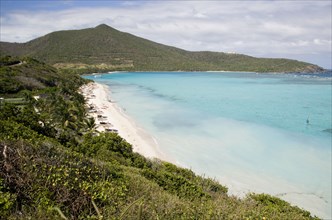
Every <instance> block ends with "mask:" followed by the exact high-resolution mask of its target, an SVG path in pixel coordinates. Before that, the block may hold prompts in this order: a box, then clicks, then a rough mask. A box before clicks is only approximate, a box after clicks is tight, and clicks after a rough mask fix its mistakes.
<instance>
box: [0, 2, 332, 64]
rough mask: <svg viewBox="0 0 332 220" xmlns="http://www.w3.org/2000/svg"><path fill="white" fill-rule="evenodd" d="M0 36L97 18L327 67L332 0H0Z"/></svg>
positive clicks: (21, 36)
mask: <svg viewBox="0 0 332 220" xmlns="http://www.w3.org/2000/svg"><path fill="white" fill-rule="evenodd" d="M0 2H1V9H0V10H1V14H0V16H1V17H0V22H1V26H0V40H1V41H8V42H27V41H29V40H32V39H34V38H36V37H40V36H43V35H45V34H47V33H49V32H52V31H57V30H69V29H82V28H87V27H94V26H97V25H99V24H101V23H104V24H107V25H109V26H112V27H114V28H116V29H118V30H120V31H124V32H129V33H132V34H134V35H137V36H140V37H144V38H147V39H150V40H153V41H156V42H159V43H163V44H167V45H171V46H176V47H179V48H182V49H186V50H191V51H199V50H210V51H222V52H237V53H243V54H247V55H252V56H257V57H286V58H292V59H297V60H302V61H307V62H311V63H315V64H318V65H320V66H322V67H324V68H329V69H332V64H331V59H332V57H331V53H332V51H331V50H332V49H331V46H332V45H331V29H332V24H331V20H332V18H331V14H332V13H331V11H332V3H331V0H305V1H301V0H290V1H287V0H266V1H257V0H241V1H231V0H228V1H224V0H219V1H218V0H214V1H208V0H196V1H190V0H185V1H179V0H177V1H176V0H173V1H166V0H159V1H152V0H150V1H134V0H131V1H122V0H117V1H107V0H104V1H88V0H81V1H78V0H63V1H62V0H61V1H60V0H43V1H33V0H0Z"/></svg>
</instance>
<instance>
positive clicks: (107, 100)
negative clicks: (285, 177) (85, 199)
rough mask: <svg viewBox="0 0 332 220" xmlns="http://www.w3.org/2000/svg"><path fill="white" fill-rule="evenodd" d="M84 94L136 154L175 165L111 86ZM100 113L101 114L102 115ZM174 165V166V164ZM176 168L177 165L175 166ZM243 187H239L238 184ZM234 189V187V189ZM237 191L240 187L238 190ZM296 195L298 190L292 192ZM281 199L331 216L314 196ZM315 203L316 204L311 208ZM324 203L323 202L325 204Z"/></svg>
mask: <svg viewBox="0 0 332 220" xmlns="http://www.w3.org/2000/svg"><path fill="white" fill-rule="evenodd" d="M81 89H82V92H83V94H84V95H85V97H86V98H87V99H88V103H89V104H92V105H95V106H96V109H98V110H101V111H102V114H103V115H104V116H107V120H106V121H107V122H108V123H110V124H111V125H112V128H114V129H117V130H118V133H119V135H120V136H121V137H122V138H124V139H125V140H126V141H127V142H129V143H130V144H132V146H133V150H134V151H135V152H138V153H140V154H142V155H143V156H145V157H148V158H158V159H161V160H165V161H169V162H172V160H171V159H170V158H168V157H166V155H164V154H163V153H162V152H161V151H160V150H159V146H158V143H157V141H156V139H154V138H153V137H152V136H151V135H150V134H148V133H147V132H146V131H144V129H142V128H140V127H139V126H138V125H137V123H135V121H134V120H133V119H131V118H130V117H129V116H128V115H127V114H126V113H125V112H124V110H123V109H121V108H120V107H119V106H118V105H117V104H116V103H114V102H112V99H111V96H110V92H111V91H110V89H109V87H108V86H106V85H103V84H99V83H95V82H93V83H89V84H88V85H85V86H83V87H82V88H81ZM99 113H100V112H99ZM99 113H91V116H93V117H94V118H95V119H96V122H97V123H98V124H99V122H98V114H99ZM98 130H100V131H103V130H105V127H104V126H102V125H99V126H98ZM172 163H173V162H172ZM175 164H176V163H175ZM222 182H223V183H226V185H228V186H232V185H233V184H232V181H231V180H229V181H227V180H226V181H222ZM239 184H240V183H239ZM233 188H234V186H233ZM235 188H237V187H235ZM240 188H241V187H240ZM242 189H243V188H242ZM293 190H294V191H296V190H295V189H293ZM253 191H256V192H257V191H260V190H257V189H256V190H254V189H247V190H243V191H242V190H239V189H238V190H233V192H231V194H232V195H235V196H237V197H244V196H245V195H244V194H247V193H248V192H253ZM273 194H274V195H275V196H277V197H279V198H282V199H284V200H286V201H288V202H290V203H291V204H293V205H297V206H299V207H301V208H305V209H306V210H309V211H310V212H311V213H313V214H314V215H318V216H320V217H323V218H328V215H326V213H324V211H323V210H322V209H321V207H319V206H320V205H319V204H322V198H320V197H319V196H317V195H314V194H311V193H303V195H302V193H298V192H295V193H292V192H290V193H289V192H288V193H282V194H279V193H272V195H273ZM299 194H301V197H306V198H307V199H305V200H299ZM312 201H314V202H313V203H314V204H315V205H314V204H312ZM323 203H324V201H323Z"/></svg>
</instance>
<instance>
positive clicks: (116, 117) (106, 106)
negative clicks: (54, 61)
mask: <svg viewBox="0 0 332 220" xmlns="http://www.w3.org/2000/svg"><path fill="white" fill-rule="evenodd" d="M80 91H81V93H82V94H83V95H84V97H85V98H86V100H87V105H88V106H89V107H90V108H92V111H90V112H89V115H90V116H91V117H93V118H94V119H95V121H96V124H97V128H96V129H97V130H98V131H106V130H107V129H112V131H115V132H117V133H118V134H119V135H120V136H121V137H122V138H123V139H125V140H126V141H127V142H128V143H130V144H131V145H132V146H133V150H134V151H135V152H137V153H140V154H141V155H143V156H145V157H148V158H151V159H152V158H158V159H163V160H169V158H167V157H166V156H165V155H164V154H163V153H162V152H161V151H160V150H159V147H158V143H157V141H156V139H155V138H154V137H152V136H151V135H150V134H148V133H147V132H146V131H145V130H144V129H142V128H140V127H139V126H138V125H137V124H136V123H135V121H134V120H133V119H131V118H130V117H129V116H128V115H126V114H125V113H124V112H123V110H122V109H121V108H120V107H119V106H118V105H117V104H116V103H114V102H112V101H111V100H112V99H111V97H110V95H109V93H110V91H109V88H108V87H107V86H106V85H102V84H99V83H95V82H91V83H89V84H87V85H84V86H82V87H81V88H80Z"/></svg>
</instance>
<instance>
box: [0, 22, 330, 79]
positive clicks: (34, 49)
mask: <svg viewBox="0 0 332 220" xmlns="http://www.w3.org/2000/svg"><path fill="white" fill-rule="evenodd" d="M0 52H1V54H2V55H14V56H31V57H34V58H37V59H39V60H41V61H43V62H46V63H48V64H51V65H53V66H54V67H57V68H61V69H72V70H76V72H82V73H89V72H90V73H91V72H105V71H111V70H129V71H253V72H315V71H322V70H323V69H322V68H320V67H319V66H316V65H313V64H310V63H305V62H300V61H296V60H290V59H267V58H255V57H251V56H246V55H242V54H229V53H221V52H207V51H206V52H190V51H185V50H182V49H178V48H175V47H170V46H166V45H162V44H159V43H155V42H152V41H149V40H146V39H143V38H140V37H136V36H134V35H132V34H129V33H124V32H121V31H118V30H116V29H114V28H111V27H109V26H107V25H104V24H103V25H99V26H97V27H95V28H88V29H82V30H69V31H57V32H53V33H50V34H47V35H45V36H43V37H40V38H37V39H35V40H32V41H29V42H27V43H8V42H0Z"/></svg>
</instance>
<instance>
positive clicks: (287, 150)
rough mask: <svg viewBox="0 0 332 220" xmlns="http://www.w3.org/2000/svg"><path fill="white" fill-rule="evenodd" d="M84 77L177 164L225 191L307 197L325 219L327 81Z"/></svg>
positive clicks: (240, 76)
mask: <svg viewBox="0 0 332 220" xmlns="http://www.w3.org/2000/svg"><path fill="white" fill-rule="evenodd" d="M87 78H90V79H93V80H95V81H96V82H99V83H104V84H107V85H109V86H110V87H111V90H112V99H114V100H115V101H116V102H118V104H119V106H120V107H122V108H123V109H124V110H125V111H126V112H127V114H128V115H129V116H131V117H132V118H133V119H134V120H135V121H136V122H137V123H138V124H139V125H140V126H141V127H143V128H144V129H145V130H146V131H148V132H149V133H150V134H151V135H153V136H154V137H155V138H156V139H157V141H158V143H159V145H160V148H161V150H162V151H163V152H164V153H165V154H166V155H168V156H169V157H170V158H172V160H173V161H175V162H176V163H178V164H179V165H182V166H185V167H188V168H191V169H193V170H194V171H196V172H199V173H201V174H206V175H208V176H211V177H215V178H217V179H219V180H220V181H221V182H223V183H226V184H227V185H228V186H229V187H230V190H231V191H233V192H240V191H242V192H243V191H245V192H248V191H252V190H254V191H257V192H267V193H271V194H275V195H281V194H283V195H284V194H290V193H296V194H298V195H315V196H317V198H318V199H320V200H321V202H322V205H323V206H324V205H326V207H323V208H324V210H323V211H322V212H325V214H324V215H325V216H331V210H330V209H329V208H328V207H329V206H327V205H331V132H327V131H326V130H327V129H331V128H332V119H331V102H332V101H331V99H332V98H331V96H332V90H331V78H328V77H312V76H310V77H308V76H300V75H295V74H288V75H281V74H255V73H206V72H204V73H199V72H194V73H192V72H191V73H185V72H180V73H179V72H176V73H175V72H172V73H167V72H166V73H165V72H163V73H112V74H103V75H98V76H97V77H96V76H88V77H87ZM307 120H308V121H309V123H307ZM303 199H304V198H303Z"/></svg>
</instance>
